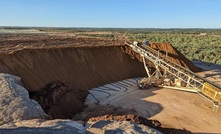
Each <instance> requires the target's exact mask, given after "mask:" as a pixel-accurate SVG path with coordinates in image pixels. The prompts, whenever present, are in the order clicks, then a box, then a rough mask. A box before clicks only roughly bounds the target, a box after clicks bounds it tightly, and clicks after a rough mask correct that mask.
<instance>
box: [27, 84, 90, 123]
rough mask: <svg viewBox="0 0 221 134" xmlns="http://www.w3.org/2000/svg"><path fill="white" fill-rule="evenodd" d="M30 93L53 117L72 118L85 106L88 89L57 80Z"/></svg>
mask: <svg viewBox="0 0 221 134" xmlns="http://www.w3.org/2000/svg"><path fill="white" fill-rule="evenodd" d="M30 94H31V98H34V99H35V100H37V101H38V102H39V103H40V104H41V106H42V107H43V109H44V111H45V112H46V113H47V114H48V115H49V116H50V117H51V118H52V119H70V118H72V117H73V116H74V115H75V114H77V113H79V112H81V111H82V110H83V109H84V108H85V106H84V99H85V98H86V96H87V94H88V91H85V90H81V89H79V88H77V87H75V86H74V85H73V84H68V83H65V84H64V83H62V82H60V81H56V82H52V83H50V84H48V85H46V86H45V87H44V89H42V90H41V91H37V92H32V93H30Z"/></svg>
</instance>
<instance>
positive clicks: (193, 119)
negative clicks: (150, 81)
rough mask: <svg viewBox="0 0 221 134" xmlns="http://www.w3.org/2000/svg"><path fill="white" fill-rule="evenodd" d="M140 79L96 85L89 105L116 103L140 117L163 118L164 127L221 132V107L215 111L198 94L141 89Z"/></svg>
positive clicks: (210, 104)
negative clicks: (138, 84)
mask: <svg viewBox="0 0 221 134" xmlns="http://www.w3.org/2000/svg"><path fill="white" fill-rule="evenodd" d="M136 80H137V79H128V80H124V81H119V82H115V83H111V84H107V85H103V86H101V87H97V88H93V89H91V90H90V93H91V94H89V95H88V97H87V99H86V102H85V103H86V104H87V105H88V106H89V107H90V106H93V105H103V106H105V105H106V106H107V105H113V106H120V107H122V108H124V109H130V110H134V111H136V114H137V115H139V116H142V117H146V118H148V119H153V120H158V121H160V122H161V124H162V126H163V127H168V128H175V129H186V130H189V131H191V132H193V133H221V130H220V126H221V108H220V109H219V110H218V113H214V112H213V104H212V103H211V102H209V101H207V100H206V99H205V98H203V97H201V96H200V95H198V94H196V93H190V92H184V91H177V90H173V89H166V88H151V89H148V90H140V89H138V87H137V85H136ZM92 95H93V96H92ZM94 97H95V98H96V99H95V98H94Z"/></svg>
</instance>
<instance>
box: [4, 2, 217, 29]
mask: <svg viewBox="0 0 221 134" xmlns="http://www.w3.org/2000/svg"><path fill="white" fill-rule="evenodd" d="M0 17H1V18H0V26H29V27H30V26H38V27H101V28H103V27H107V28H221V0H0Z"/></svg>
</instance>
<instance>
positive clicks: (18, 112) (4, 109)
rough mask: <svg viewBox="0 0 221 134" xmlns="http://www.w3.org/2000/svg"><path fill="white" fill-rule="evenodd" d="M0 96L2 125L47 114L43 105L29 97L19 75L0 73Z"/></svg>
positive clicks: (0, 123) (0, 122)
mask: <svg viewBox="0 0 221 134" xmlns="http://www.w3.org/2000/svg"><path fill="white" fill-rule="evenodd" d="M0 98H1V99H0V125H2V124H4V123H9V122H15V121H21V120H27V119H34V118H44V117H45V116H46V114H45V113H44V111H43V109H42V108H41V106H40V105H39V104H38V103H37V102H36V101H35V100H32V99H29V94H28V91H27V90H26V89H25V88H24V87H22V86H21V82H20V78H19V77H17V76H13V75H9V74H0Z"/></svg>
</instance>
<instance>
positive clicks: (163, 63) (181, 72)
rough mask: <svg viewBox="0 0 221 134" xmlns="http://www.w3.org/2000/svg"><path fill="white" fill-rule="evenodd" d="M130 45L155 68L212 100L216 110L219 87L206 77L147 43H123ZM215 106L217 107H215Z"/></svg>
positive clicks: (219, 98)
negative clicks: (167, 56)
mask: <svg viewBox="0 0 221 134" xmlns="http://www.w3.org/2000/svg"><path fill="white" fill-rule="evenodd" d="M125 44H126V45H128V46H130V47H131V48H132V49H133V50H134V51H135V52H136V53H139V54H140V55H141V56H142V57H143V58H145V59H147V60H149V61H151V62H152V63H153V64H154V65H155V68H156V69H157V70H159V67H160V68H161V69H163V70H164V71H166V72H169V73H170V74H172V75H173V76H175V77H177V78H178V79H180V80H182V81H183V82H185V83H186V84H187V87H191V88H193V89H195V90H196V91H197V93H199V94H200V95H202V96H203V97H205V98H206V99H208V100H209V101H211V102H213V104H214V107H215V109H214V111H217V109H218V107H219V106H220V105H221V87H220V86H218V85H216V84H214V83H212V82H210V81H209V80H207V79H204V78H203V77H201V76H199V75H197V74H195V73H193V72H192V71H190V70H188V69H186V68H184V67H182V66H180V65H178V64H176V63H175V62H173V61H171V60H170V59H168V58H166V56H165V55H163V54H161V53H159V51H156V50H155V49H152V48H151V47H149V46H147V45H140V46H138V45H134V44H129V43H125ZM216 107H217V109H216Z"/></svg>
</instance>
